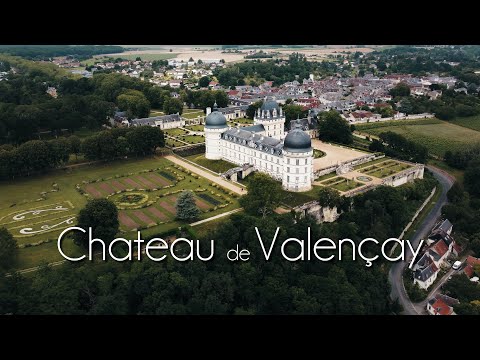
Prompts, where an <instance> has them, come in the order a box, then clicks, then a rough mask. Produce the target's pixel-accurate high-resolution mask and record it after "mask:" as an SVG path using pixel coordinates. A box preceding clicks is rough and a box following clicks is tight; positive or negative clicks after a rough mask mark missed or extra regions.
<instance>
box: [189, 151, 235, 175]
mask: <svg viewBox="0 0 480 360" xmlns="http://www.w3.org/2000/svg"><path fill="white" fill-rule="evenodd" d="M185 159H188V160H190V161H193V162H194V163H195V164H198V165H200V166H203V167H206V168H207V169H210V170H212V171H213V172H216V173H224V172H225V171H227V170H229V169H231V168H234V167H236V166H237V165H235V164H232V163H229V162H228V161H225V160H209V159H206V158H205V155H203V154H202V155H191V156H187V157H185Z"/></svg>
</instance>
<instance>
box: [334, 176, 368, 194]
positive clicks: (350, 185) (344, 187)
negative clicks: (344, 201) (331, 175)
mask: <svg viewBox="0 0 480 360" xmlns="http://www.w3.org/2000/svg"><path fill="white" fill-rule="evenodd" d="M342 179H343V180H340V181H339V182H337V183H335V184H334V185H331V186H329V187H331V188H332V189H335V190H338V191H349V190H353V189H355V188H357V187H359V186H362V185H363V184H362V183H359V182H356V181H354V180H348V181H347V179H345V178H342Z"/></svg>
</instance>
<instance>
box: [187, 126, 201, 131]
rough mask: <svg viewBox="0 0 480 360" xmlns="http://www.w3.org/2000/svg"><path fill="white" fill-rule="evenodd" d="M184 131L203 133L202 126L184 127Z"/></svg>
mask: <svg viewBox="0 0 480 360" xmlns="http://www.w3.org/2000/svg"><path fill="white" fill-rule="evenodd" d="M185 129H188V130H192V131H204V125H190V126H185Z"/></svg>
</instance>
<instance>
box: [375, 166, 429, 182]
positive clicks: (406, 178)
mask: <svg viewBox="0 0 480 360" xmlns="http://www.w3.org/2000/svg"><path fill="white" fill-rule="evenodd" d="M424 170H425V165H423V164H416V165H415V166H414V167H412V168H410V169H407V170H403V171H401V172H399V173H397V174H395V175H391V176H388V177H386V178H384V179H383V180H382V184H383V185H388V186H393V187H397V186H400V185H403V184H406V183H408V182H412V181H413V180H415V179H423V172H424Z"/></svg>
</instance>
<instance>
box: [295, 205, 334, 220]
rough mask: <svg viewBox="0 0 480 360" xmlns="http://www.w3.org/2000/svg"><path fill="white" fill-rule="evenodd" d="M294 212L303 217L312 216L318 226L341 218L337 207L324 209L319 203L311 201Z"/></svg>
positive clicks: (296, 208)
mask: <svg viewBox="0 0 480 360" xmlns="http://www.w3.org/2000/svg"><path fill="white" fill-rule="evenodd" d="M293 210H295V212H297V213H299V214H300V216H302V217H303V216H306V215H310V216H312V217H313V218H314V219H315V220H316V221H317V223H318V224H320V223H323V222H334V221H335V220H337V219H338V217H339V216H340V214H339V213H338V212H337V208H336V207H334V208H328V207H322V206H321V205H320V204H319V203H318V201H310V202H308V203H305V204H303V205H300V206H297V207H294V208H293Z"/></svg>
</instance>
